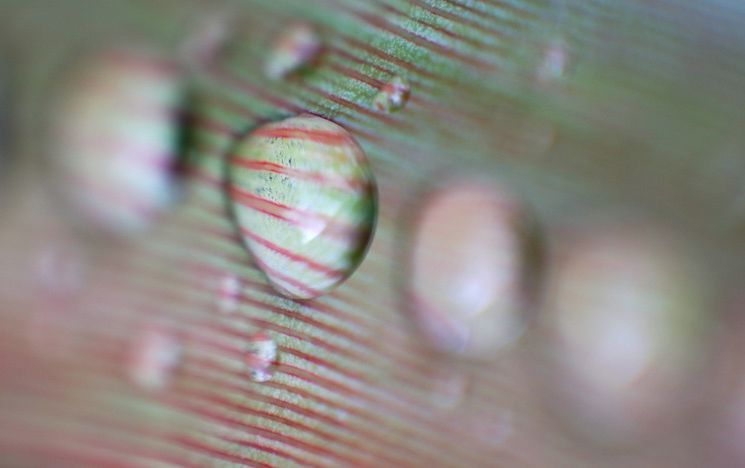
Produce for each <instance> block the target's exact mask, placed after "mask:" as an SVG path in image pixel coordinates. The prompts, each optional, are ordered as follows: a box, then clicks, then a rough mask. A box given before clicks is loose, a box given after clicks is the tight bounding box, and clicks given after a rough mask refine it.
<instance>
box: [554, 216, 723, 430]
mask: <svg viewBox="0 0 745 468" xmlns="http://www.w3.org/2000/svg"><path fill="white" fill-rule="evenodd" d="M568 242H569V245H568V246H566V247H565V248H564V250H563V251H562V252H561V256H560V257H558V258H559V261H558V262H557V263H556V268H555V273H554V274H553V275H552V279H553V281H552V282H551V285H550V286H551V287H550V290H549V296H548V311H549V312H550V313H549V315H548V319H549V321H550V323H551V324H552V327H553V333H554V334H555V338H554V343H555V345H556V358H557V360H558V363H559V367H558V369H557V380H558V387H557V386H556V385H555V384H554V385H552V386H551V388H556V389H558V390H560V391H561V392H562V394H561V397H562V402H563V403H562V404H561V405H559V408H560V409H561V410H562V411H569V413H568V414H567V418H569V419H570V420H571V421H572V422H573V423H577V424H578V426H579V429H581V431H582V432H586V433H587V434H589V435H590V436H591V437H592V438H594V439H602V440H603V441H604V442H611V443H614V442H616V441H621V440H630V439H631V438H635V437H636V436H639V435H641V434H643V433H644V434H646V433H648V432H649V431H650V430H652V428H657V427H658V426H657V425H658V424H662V423H663V422H664V421H668V422H669V421H670V420H671V418H672V417H673V416H674V415H676V414H679V413H682V412H681V411H680V410H681V409H682V405H681V402H682V401H683V400H685V398H686V397H685V393H686V391H690V390H691V388H692V385H691V377H692V375H693V374H692V372H693V370H694V369H695V368H696V367H697V366H699V365H700V364H701V362H702V361H701V357H702V355H703V354H704V351H705V350H706V346H705V344H706V343H707V340H706V338H707V336H708V335H707V332H708V331H710V329H711V325H712V323H713V322H714V320H712V318H711V317H707V314H708V311H709V309H708V308H707V306H706V302H707V301H706V297H707V295H708V294H707V293H706V286H705V283H706V278H705V277H703V276H701V275H700V274H698V272H699V271H700V268H698V267H697V266H696V265H695V262H693V259H692V258H691V256H690V255H688V249H686V248H684V247H682V246H680V245H678V244H677V241H676V240H675V239H673V238H669V237H668V236H664V235H660V234H659V233H655V232H652V231H647V230H645V229H639V228H632V227H629V226H627V227H620V226H619V227H616V228H615V229H607V230H606V229H598V230H597V231H590V232H587V233H585V234H582V235H580V236H578V237H576V238H574V239H572V240H570V241H568ZM567 403H568V405H567ZM689 403H690V401H689Z"/></svg>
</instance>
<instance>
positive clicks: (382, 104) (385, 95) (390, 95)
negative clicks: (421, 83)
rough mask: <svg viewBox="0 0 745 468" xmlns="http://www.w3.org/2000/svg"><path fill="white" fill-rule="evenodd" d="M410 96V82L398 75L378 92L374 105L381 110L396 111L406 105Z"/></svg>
mask: <svg viewBox="0 0 745 468" xmlns="http://www.w3.org/2000/svg"><path fill="white" fill-rule="evenodd" d="M410 96H411V86H410V85H409V82H408V81H407V80H406V79H405V78H403V77H401V76H396V77H394V78H393V79H392V80H391V81H389V82H388V83H386V85H385V86H383V89H381V90H380V92H378V94H377V95H376V96H375V99H374V100H373V106H374V107H375V109H376V110H379V111H381V112H395V111H398V110H401V109H403V108H404V106H406V103H407V102H409V97H410Z"/></svg>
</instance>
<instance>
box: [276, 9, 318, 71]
mask: <svg viewBox="0 0 745 468" xmlns="http://www.w3.org/2000/svg"><path fill="white" fill-rule="evenodd" d="M322 49H323V43H322V42H321V37H320V36H319V34H318V32H317V31H316V29H315V28H314V27H313V26H311V25H309V24H307V23H295V24H291V25H289V26H287V27H286V28H285V29H284V30H283V31H282V33H281V34H280V35H279V36H278V37H277V38H276V40H275V42H274V43H273V44H272V47H271V51H270V53H269V56H268V57H267V60H266V63H265V65H264V73H265V74H266V76H267V78H270V79H272V80H277V79H281V78H284V77H286V76H287V75H289V74H291V73H294V72H296V71H298V70H300V69H302V68H305V67H307V66H308V65H310V64H311V63H312V62H313V61H314V60H315V59H316V57H318V55H319V54H320V53H321V50H322Z"/></svg>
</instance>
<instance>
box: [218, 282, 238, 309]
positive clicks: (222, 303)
mask: <svg viewBox="0 0 745 468" xmlns="http://www.w3.org/2000/svg"><path fill="white" fill-rule="evenodd" d="M240 297H241V280H240V278H239V277H238V276H236V275H226V276H223V277H222V279H220V285H219V288H218V292H217V306H218V308H219V309H220V311H221V312H223V313H231V312H234V311H235V310H236V309H237V308H238V303H239V301H240Z"/></svg>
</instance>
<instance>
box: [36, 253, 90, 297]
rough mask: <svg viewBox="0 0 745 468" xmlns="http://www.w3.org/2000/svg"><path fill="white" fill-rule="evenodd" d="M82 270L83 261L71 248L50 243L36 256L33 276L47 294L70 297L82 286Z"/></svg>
mask: <svg viewBox="0 0 745 468" xmlns="http://www.w3.org/2000/svg"><path fill="white" fill-rule="evenodd" d="M84 270H85V268H84V266H83V261H82V259H81V257H80V255H79V254H78V252H76V251H75V250H74V249H73V248H63V247H60V246H55V245H52V246H48V247H46V248H44V249H43V250H42V251H41V253H40V254H39V256H38V257H37V259H36V263H35V265H34V276H35V277H36V281H37V283H38V284H39V286H40V287H41V288H42V289H43V290H44V291H45V292H46V294H47V295H49V296H53V297H55V298H60V297H71V296H73V295H75V294H77V293H79V292H80V291H81V290H82V288H83V284H84V275H85V273H84Z"/></svg>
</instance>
